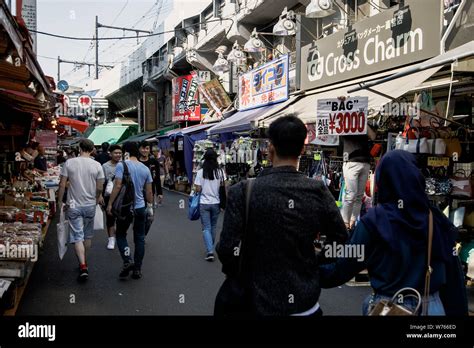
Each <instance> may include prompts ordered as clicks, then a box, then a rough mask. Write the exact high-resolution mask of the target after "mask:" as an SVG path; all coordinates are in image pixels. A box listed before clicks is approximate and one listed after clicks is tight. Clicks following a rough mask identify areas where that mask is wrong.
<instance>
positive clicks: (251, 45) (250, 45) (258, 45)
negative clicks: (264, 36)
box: [244, 28, 265, 53]
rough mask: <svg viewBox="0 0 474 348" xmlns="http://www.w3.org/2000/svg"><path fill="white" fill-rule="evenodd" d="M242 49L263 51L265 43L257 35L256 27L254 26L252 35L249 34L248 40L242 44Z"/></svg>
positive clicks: (256, 51) (254, 51) (253, 51)
mask: <svg viewBox="0 0 474 348" xmlns="http://www.w3.org/2000/svg"><path fill="white" fill-rule="evenodd" d="M244 51H245V52H250V53H258V52H263V51H265V45H264V44H263V42H262V40H260V39H259V37H258V33H257V28H255V29H254V30H253V32H252V35H250V39H249V41H247V43H246V44H245V46H244Z"/></svg>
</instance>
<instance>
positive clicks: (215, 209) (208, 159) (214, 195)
mask: <svg viewBox="0 0 474 348" xmlns="http://www.w3.org/2000/svg"><path fill="white" fill-rule="evenodd" d="M225 180H226V176H225V172H224V170H222V169H219V165H218V163H217V153H216V152H215V151H214V150H213V149H208V150H207V151H206V153H205V154H204V164H203V166H202V169H200V170H199V171H198V172H197V175H196V179H195V180H194V185H195V191H196V192H199V193H201V199H200V214H201V223H202V231H203V234H204V243H205V245H206V258H205V259H206V261H209V262H212V261H214V247H215V240H216V228H217V219H218V218H219V213H220V206H221V200H220V198H219V191H220V186H221V185H222V182H223V181H225Z"/></svg>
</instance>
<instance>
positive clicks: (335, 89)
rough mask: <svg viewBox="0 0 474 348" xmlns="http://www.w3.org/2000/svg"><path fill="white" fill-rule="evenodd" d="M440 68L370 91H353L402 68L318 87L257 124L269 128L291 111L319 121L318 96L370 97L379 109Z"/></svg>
mask: <svg viewBox="0 0 474 348" xmlns="http://www.w3.org/2000/svg"><path fill="white" fill-rule="evenodd" d="M439 69H441V67H435V68H431V69H427V70H424V71H419V72H416V73H413V74H410V75H407V76H403V77H400V78H398V79H394V80H391V81H388V82H385V83H381V84H379V85H377V86H376V87H374V88H371V89H370V90H361V91H358V92H354V93H350V90H353V89H354V88H356V87H357V86H359V84H360V83H362V82H364V83H365V82H369V80H370V81H372V80H374V79H380V78H382V77H384V76H387V75H392V74H393V73H396V72H399V71H401V70H402V69H397V70H395V71H393V70H392V71H389V72H384V73H381V74H377V75H374V76H372V77H369V78H367V77H366V78H365V79H358V80H355V81H349V82H345V83H341V84H337V85H333V86H329V87H326V88H321V89H317V90H315V91H314V92H310V93H306V95H304V96H300V97H299V99H298V100H297V101H296V102H295V103H293V104H292V105H290V106H288V107H287V108H286V109H285V110H282V111H281V112H276V113H273V114H272V115H269V117H264V118H261V119H260V120H259V121H258V122H256V124H255V127H263V128H265V127H268V126H269V125H270V124H271V123H272V122H273V121H274V120H276V119H277V118H279V117H281V116H285V115H288V114H294V115H296V116H297V117H298V118H300V119H301V120H302V121H303V122H305V123H315V122H316V106H317V102H318V99H327V98H337V97H341V96H345V97H349V96H350V97H368V98H369V113H370V112H378V111H379V110H380V109H381V108H382V107H383V106H384V105H385V104H387V103H388V102H390V101H392V100H393V99H396V98H398V97H400V96H402V95H404V94H405V93H407V92H408V91H410V90H411V89H413V88H415V87H417V86H418V85H420V84H421V83H423V82H424V81H425V80H427V79H428V78H430V77H431V76H432V75H433V74H435V73H436V72H437V71H438V70H439Z"/></svg>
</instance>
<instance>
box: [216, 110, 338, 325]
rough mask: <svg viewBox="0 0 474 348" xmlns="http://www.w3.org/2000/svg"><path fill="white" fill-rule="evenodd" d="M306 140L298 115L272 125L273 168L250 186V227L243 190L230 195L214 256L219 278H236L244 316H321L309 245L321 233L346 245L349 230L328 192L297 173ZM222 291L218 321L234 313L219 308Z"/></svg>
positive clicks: (312, 251) (236, 188)
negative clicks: (244, 298)
mask: <svg viewBox="0 0 474 348" xmlns="http://www.w3.org/2000/svg"><path fill="white" fill-rule="evenodd" d="M306 135H307V131H306V127H305V125H304V123H303V122H302V121H301V120H300V119H298V118H296V117H295V116H285V117H281V118H279V119H278V120H276V121H275V122H273V123H272V124H271V126H270V129H269V138H270V145H269V158H270V160H271V162H272V163H273V168H267V169H264V170H263V171H262V172H261V173H260V174H259V176H258V177H257V178H256V180H255V182H254V184H253V186H252V190H251V193H250V196H249V206H248V220H247V223H246V222H245V220H246V219H245V211H246V196H247V192H246V188H247V186H246V185H247V184H246V183H245V182H241V183H239V184H236V185H234V186H232V187H231V188H230V189H229V194H228V199H227V207H226V210H225V215H224V226H223V229H222V233H221V236H220V240H219V243H218V244H217V247H216V250H217V254H218V256H219V259H220V261H221V262H222V271H223V272H224V273H225V274H226V275H227V277H229V279H232V278H234V279H235V277H239V274H240V277H239V278H240V279H242V282H243V284H244V285H243V286H244V288H246V289H247V294H248V302H247V303H246V304H245V308H244V306H241V308H239V311H241V312H244V313H245V314H254V315H278V316H279V315H321V314H322V311H321V309H320V307H319V303H318V300H319V295H320V292H321V290H320V286H319V271H318V259H317V258H316V254H315V248H314V241H315V239H316V238H317V236H318V234H319V235H325V236H326V240H328V241H338V242H344V241H345V240H346V239H347V229H346V228H345V225H344V221H343V220H342V218H341V215H340V213H339V210H338V208H337V206H336V202H335V200H334V197H333V196H332V194H331V193H330V192H329V190H328V189H327V188H326V186H325V185H324V184H323V183H322V182H319V181H316V180H312V179H309V178H307V177H306V176H305V175H304V174H302V173H300V172H298V171H297V169H296V168H297V165H298V157H299V156H300V155H301V153H302V151H303V149H304V143H305V139H306ZM244 226H247V227H246V228H245V227H244ZM244 234H245V237H244V244H243V246H242V249H239V244H240V242H241V240H242V235H244ZM236 251H239V252H236ZM241 257H242V260H240V258H241ZM240 262H242V271H241V272H239V263H240ZM224 287H225V283H224V285H223V288H221V291H220V292H219V294H218V296H217V298H216V307H215V314H216V315H229V314H231V313H228V312H227V309H228V307H227V306H225V305H224V304H223V303H222V300H223V299H224V298H225V296H224V295H225V294H224V291H225V290H224V289H225V288H224ZM220 295H222V296H220ZM241 314H242V313H241Z"/></svg>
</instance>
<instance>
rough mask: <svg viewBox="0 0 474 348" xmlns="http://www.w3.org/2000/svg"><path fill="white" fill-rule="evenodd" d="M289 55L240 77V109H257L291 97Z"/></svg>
mask: <svg viewBox="0 0 474 348" xmlns="http://www.w3.org/2000/svg"><path fill="white" fill-rule="evenodd" d="M288 65H289V56H288V55H285V56H282V57H280V58H278V59H275V60H273V61H271V62H269V63H267V64H265V65H262V66H261V67H259V68H257V69H254V70H252V71H250V72H248V73H246V74H243V75H242V76H240V78H239V104H240V107H239V110H240V111H243V110H249V109H255V108H258V107H261V106H266V105H271V104H275V103H279V102H282V101H285V100H288V98H289V74H288Z"/></svg>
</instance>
